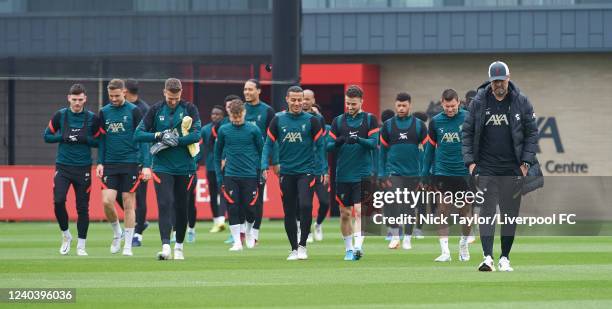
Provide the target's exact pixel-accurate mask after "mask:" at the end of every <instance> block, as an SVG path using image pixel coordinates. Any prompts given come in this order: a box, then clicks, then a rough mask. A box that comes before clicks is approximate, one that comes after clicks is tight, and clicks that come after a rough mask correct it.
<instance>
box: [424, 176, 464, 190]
mask: <svg viewBox="0 0 612 309" xmlns="http://www.w3.org/2000/svg"><path fill="white" fill-rule="evenodd" d="M468 177H469V176H434V178H433V181H434V186H435V188H436V190H438V191H441V192H452V193H453V194H454V193H456V192H459V191H463V192H465V191H469V190H470V186H469V178H468Z"/></svg>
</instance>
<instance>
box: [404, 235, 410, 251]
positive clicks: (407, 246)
mask: <svg viewBox="0 0 612 309" xmlns="http://www.w3.org/2000/svg"><path fill="white" fill-rule="evenodd" d="M402 249H404V250H410V249H412V242H411V241H410V236H404V240H403V241H402Z"/></svg>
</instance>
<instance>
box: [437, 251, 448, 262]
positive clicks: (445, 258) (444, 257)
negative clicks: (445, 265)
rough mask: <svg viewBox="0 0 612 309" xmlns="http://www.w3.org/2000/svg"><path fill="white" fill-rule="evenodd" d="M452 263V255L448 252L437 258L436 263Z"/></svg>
mask: <svg viewBox="0 0 612 309" xmlns="http://www.w3.org/2000/svg"><path fill="white" fill-rule="evenodd" d="M450 261H451V256H450V253H448V252H443V253H442V254H440V256H439V257H437V258H436V259H435V260H434V262H450Z"/></svg>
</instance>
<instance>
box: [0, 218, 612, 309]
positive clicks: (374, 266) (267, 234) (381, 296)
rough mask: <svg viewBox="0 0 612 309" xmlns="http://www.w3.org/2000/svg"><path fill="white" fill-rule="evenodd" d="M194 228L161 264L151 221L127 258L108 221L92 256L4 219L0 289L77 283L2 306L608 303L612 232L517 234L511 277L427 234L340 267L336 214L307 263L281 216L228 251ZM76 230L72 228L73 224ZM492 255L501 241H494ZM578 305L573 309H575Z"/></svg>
mask: <svg viewBox="0 0 612 309" xmlns="http://www.w3.org/2000/svg"><path fill="white" fill-rule="evenodd" d="M210 226H211V223H210V222H199V223H198V234H197V242H196V243H195V244H185V256H186V260H185V261H157V260H155V258H154V257H155V254H156V252H157V251H158V250H159V249H160V247H161V246H160V243H159V234H158V232H157V228H156V224H152V225H151V227H150V229H149V230H147V232H146V233H145V240H144V246H143V247H140V248H135V249H134V254H135V255H134V256H133V257H123V256H120V255H111V254H110V253H109V252H108V247H109V245H110V237H111V229H110V226H109V225H108V224H103V223H96V224H92V225H91V226H90V230H89V239H88V246H87V249H88V253H89V257H77V256H76V255H75V251H76V250H75V249H74V246H75V244H76V242H73V250H72V251H71V252H70V255H69V256H60V255H59V253H58V249H59V245H60V233H59V230H58V228H57V225H56V224H55V223H0V260H1V261H2V262H1V263H0V288H28V287H29V288H43V287H56V288H59V287H62V288H76V289H77V304H61V305H59V304H19V305H15V304H7V303H0V307H6V308H9V307H10V308H22V307H24V308H25V307H35V308H40V307H59V306H62V307H64V306H67V307H74V308H88V307H96V308H98V307H99V308H113V309H114V308H119V307H130V308H137V307H139V308H162V307H165V308H202V307H215V308H218V307H259V308H272V307H278V308H287V307H293V308H297V307H300V308H316V307H326V308H395V307H406V306H410V305H412V306H417V307H423V308H430V307H441V306H444V307H471V308H483V307H488V308H490V307H491V306H498V307H500V306H501V307H513V308H514V307H516V306H529V307H535V306H537V307H539V308H560V307H572V308H575V307H578V306H580V307H582V308H601V307H608V308H610V307H611V306H612V237H519V238H518V239H517V240H516V242H515V247H514V250H513V252H512V256H511V259H512V263H513V266H514V268H515V271H514V272H513V273H500V272H495V273H479V272H477V271H476V266H477V265H478V263H479V262H480V257H481V251H480V244H479V243H478V242H476V243H475V244H473V245H472V246H471V254H472V260H471V261H470V262H465V263H464V262H458V261H457V258H456V256H457V239H456V238H451V243H452V246H451V251H452V252H453V259H454V260H453V262H451V263H446V264H436V263H434V262H433V259H434V258H435V257H436V256H437V255H438V254H439V252H438V250H439V248H438V242H437V238H435V237H426V238H425V239H423V240H414V241H413V247H414V249H412V250H410V251H404V250H388V249H386V242H385V240H384V238H383V237H370V238H368V239H366V246H365V249H366V252H365V253H366V254H365V257H364V258H363V260H361V261H358V262H344V261H342V256H343V251H344V250H343V242H342V240H341V238H340V237H339V232H338V221H335V220H330V221H327V222H326V224H325V239H324V241H323V242H316V243H314V244H312V245H310V246H309V251H308V253H309V257H310V259H309V260H307V261H294V262H287V261H285V258H286V256H287V254H288V244H287V240H286V236H285V232H284V229H283V225H282V222H280V221H270V222H267V221H266V222H264V224H263V230H262V232H261V239H262V241H261V244H260V245H259V246H258V247H257V248H256V249H252V250H245V251H243V252H241V253H233V252H228V251H227V249H228V245H225V244H224V243H223V240H224V239H225V238H226V237H227V233H221V234H209V233H207V230H208V229H209V228H210ZM71 231H72V233H73V235H74V236H76V226H75V224H71ZM495 252H496V254H498V253H499V244H497V243H496V245H495ZM582 308H581V309H582Z"/></svg>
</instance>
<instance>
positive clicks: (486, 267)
mask: <svg viewBox="0 0 612 309" xmlns="http://www.w3.org/2000/svg"><path fill="white" fill-rule="evenodd" d="M508 265H509V264H508ZM478 271H495V266H493V258H492V257H491V256H490V255H487V256H485V258H484V261H482V263H480V265H478Z"/></svg>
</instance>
